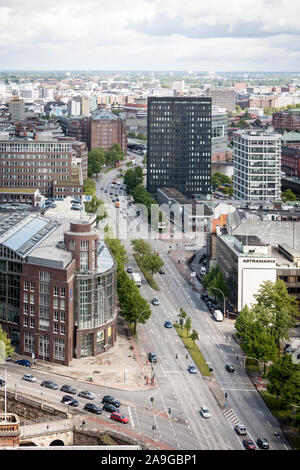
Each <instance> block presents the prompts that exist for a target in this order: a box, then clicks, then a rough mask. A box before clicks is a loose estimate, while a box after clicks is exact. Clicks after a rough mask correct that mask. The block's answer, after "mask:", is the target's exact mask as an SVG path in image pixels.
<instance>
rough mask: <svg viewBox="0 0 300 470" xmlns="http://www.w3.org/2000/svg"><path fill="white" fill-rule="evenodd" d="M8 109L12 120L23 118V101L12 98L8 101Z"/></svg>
mask: <svg viewBox="0 0 300 470" xmlns="http://www.w3.org/2000/svg"><path fill="white" fill-rule="evenodd" d="M8 110H9V112H10V114H11V120H12V121H13V122H19V121H23V119H25V102H24V101H22V100H19V99H18V98H14V99H12V100H11V101H10V102H9V103H8Z"/></svg>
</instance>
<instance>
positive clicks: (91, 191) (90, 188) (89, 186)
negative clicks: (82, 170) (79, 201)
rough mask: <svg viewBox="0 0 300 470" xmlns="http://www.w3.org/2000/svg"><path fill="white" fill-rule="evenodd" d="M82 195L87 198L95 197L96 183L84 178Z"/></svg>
mask: <svg viewBox="0 0 300 470" xmlns="http://www.w3.org/2000/svg"><path fill="white" fill-rule="evenodd" d="M83 194H86V195H89V196H95V194H96V183H95V181H94V180H92V179H91V178H86V179H85V180H84V181H83Z"/></svg>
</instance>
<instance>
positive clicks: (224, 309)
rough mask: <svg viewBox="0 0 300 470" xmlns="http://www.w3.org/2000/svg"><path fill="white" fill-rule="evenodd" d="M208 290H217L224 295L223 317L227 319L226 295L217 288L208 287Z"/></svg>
mask: <svg viewBox="0 0 300 470" xmlns="http://www.w3.org/2000/svg"><path fill="white" fill-rule="evenodd" d="M208 289H213V290H217V291H219V292H221V294H222V295H223V299H224V308H223V311H224V313H223V315H224V318H225V317H226V301H225V295H224V293H223V292H222V291H221V289H218V288H217V287H210V286H208Z"/></svg>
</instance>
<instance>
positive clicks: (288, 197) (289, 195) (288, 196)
mask: <svg viewBox="0 0 300 470" xmlns="http://www.w3.org/2000/svg"><path fill="white" fill-rule="evenodd" d="M281 197H282V199H284V201H287V202H288V201H297V197H296V195H295V194H294V193H293V191H292V190H291V189H286V190H285V191H284V193H282V195H281Z"/></svg>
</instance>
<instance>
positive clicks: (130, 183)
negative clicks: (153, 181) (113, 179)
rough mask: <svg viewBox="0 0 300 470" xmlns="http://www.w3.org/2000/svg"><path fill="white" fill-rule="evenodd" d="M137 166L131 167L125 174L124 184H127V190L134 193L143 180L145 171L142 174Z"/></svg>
mask: <svg viewBox="0 0 300 470" xmlns="http://www.w3.org/2000/svg"><path fill="white" fill-rule="evenodd" d="M137 168H140V167H136V168H134V169H133V168H131V169H129V170H127V171H126V173H125V176H124V184H126V187H127V191H128V192H129V193H130V194H132V193H133V192H134V190H135V189H136V188H137V186H138V185H140V184H141V183H142V181H143V176H144V175H143V172H142V175H141V174H140V171H139V170H137Z"/></svg>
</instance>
